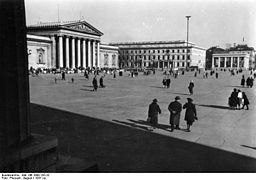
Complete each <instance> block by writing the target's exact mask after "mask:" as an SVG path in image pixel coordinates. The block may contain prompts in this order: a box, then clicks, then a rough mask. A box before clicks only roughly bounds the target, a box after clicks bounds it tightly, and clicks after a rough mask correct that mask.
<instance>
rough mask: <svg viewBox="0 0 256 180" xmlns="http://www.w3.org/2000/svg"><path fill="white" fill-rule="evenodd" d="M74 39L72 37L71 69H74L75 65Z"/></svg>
mask: <svg viewBox="0 0 256 180" xmlns="http://www.w3.org/2000/svg"><path fill="white" fill-rule="evenodd" d="M75 53H76V51H75V38H74V37H72V65H71V68H75V67H76V64H75V60H76V56H75Z"/></svg>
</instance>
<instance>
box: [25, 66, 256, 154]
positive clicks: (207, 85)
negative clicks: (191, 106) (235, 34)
mask: <svg viewBox="0 0 256 180" xmlns="http://www.w3.org/2000/svg"><path fill="white" fill-rule="evenodd" d="M242 74H244V75H245V77H246V78H247V77H248V76H249V72H243V73H240V74H238V75H236V76H230V73H229V72H219V78H218V79H216V78H215V76H209V77H208V79H203V78H202V73H201V74H198V76H197V77H194V73H193V72H187V73H185V75H180V76H179V77H178V78H177V79H174V78H173V77H171V87H170V89H166V88H163V87H162V78H163V74H162V72H161V71H159V72H157V73H156V75H152V74H151V75H149V76H145V75H142V74H139V76H138V77H135V78H131V77H129V76H128V72H126V73H124V76H122V77H120V76H117V78H116V79H114V78H113V76H112V75H106V77H105V78H104V84H105V85H106V88H99V89H98V91H97V92H93V91H91V90H92V75H91V76H90V80H86V79H85V78H84V77H83V75H82V74H68V75H67V76H66V80H65V81H62V80H60V79H61V77H60V75H52V74H45V75H40V76H39V77H30V96H31V102H32V103H35V104H40V105H44V106H48V107H53V108H56V109H61V110H65V111H69V112H73V113H77V114H81V115H86V116H90V117H94V118H99V119H103V120H106V121H110V122H113V123H118V124H123V125H127V126H130V127H133V128H137V129H141V130H143V131H147V130H146V127H149V126H148V124H147V123H145V120H146V118H147V111H148V105H149V104H150V103H151V102H152V100H153V99H154V98H157V99H158V104H159V105H160V108H161V110H162V114H161V115H160V116H159V124H160V125H161V126H160V127H159V128H158V129H156V130H154V131H153V132H152V133H158V134H161V135H164V136H171V137H175V138H178V139H183V140H186V141H191V142H194V143H199V144H203V145H207V146H211V147H216V148H219V149H223V150H227V151H230V152H235V153H239V154H243V155H247V156H251V157H254V158H256V131H255V128H256V113H255V95H256V91H255V87H253V88H242V87H240V79H241V77H242ZM55 77H57V78H58V81H57V84H55V83H54V78H55ZM72 77H73V78H74V79H75V81H74V83H71V78H72ZM99 77H100V76H98V80H99ZM191 79H193V80H194V83H195V88H194V95H193V96H192V98H193V100H194V103H195V104H196V105H197V106H196V108H197V113H198V121H196V122H195V123H194V124H193V126H192V128H191V132H185V131H184V130H176V131H174V132H170V131H169V130H168V129H167V128H166V127H167V126H166V125H168V122H169V111H168V109H167V107H168V104H169V103H170V102H171V101H173V100H174V98H175V96H177V95H179V96H180V97H181V103H182V104H184V103H185V102H186V98H187V97H190V95H189V93H188V88H187V87H188V84H189V81H190V80H191ZM233 88H239V89H240V90H242V91H244V92H245V93H246V94H247V96H248V99H249V101H250V105H249V107H250V110H248V111H247V110H230V109H228V108H227V107H228V104H227V100H228V97H229V96H230V94H231V92H232V90H233ZM184 114H185V111H184V110H183V111H182V113H181V128H182V129H185V128H186V122H185V121H184ZM53 116H54V115H53ZM150 133H151V132H150Z"/></svg>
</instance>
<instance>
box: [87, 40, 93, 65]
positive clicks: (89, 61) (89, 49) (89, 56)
mask: <svg viewBox="0 0 256 180" xmlns="http://www.w3.org/2000/svg"><path fill="white" fill-rule="evenodd" d="M87 43H88V44H87V46H88V67H90V68H92V64H91V63H92V62H91V41H90V40H88V41H87Z"/></svg>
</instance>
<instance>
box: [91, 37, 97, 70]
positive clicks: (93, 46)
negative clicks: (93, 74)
mask: <svg viewBox="0 0 256 180" xmlns="http://www.w3.org/2000/svg"><path fill="white" fill-rule="evenodd" d="M92 65H93V67H96V59H95V41H92Z"/></svg>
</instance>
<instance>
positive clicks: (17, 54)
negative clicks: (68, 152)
mask: <svg viewBox="0 0 256 180" xmlns="http://www.w3.org/2000/svg"><path fill="white" fill-rule="evenodd" d="M26 35H27V28H26V21H25V6H24V0H12V1H9V0H1V1H0V42H1V43H0V60H1V61H0V62H1V63H0V66H1V71H0V82H1V93H0V172H1V173H4V172H8V173H14V172H15V173H21V172H31V173H32V172H54V171H55V168H54V164H55V165H56V160H54V159H56V157H54V153H55V152H56V146H57V139H56V138H54V139H50V138H47V137H46V136H41V137H43V138H40V137H39V136H36V135H32V134H31V119H30V99H29V97H30V96H29V75H28V55H27V38H26ZM32 136H33V137H32ZM48 140H49V141H51V140H52V141H51V142H52V143H50V144H49V143H48ZM50 159H52V160H50ZM50 161H51V162H50ZM51 167H52V168H51ZM50 169H51V170H50Z"/></svg>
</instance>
